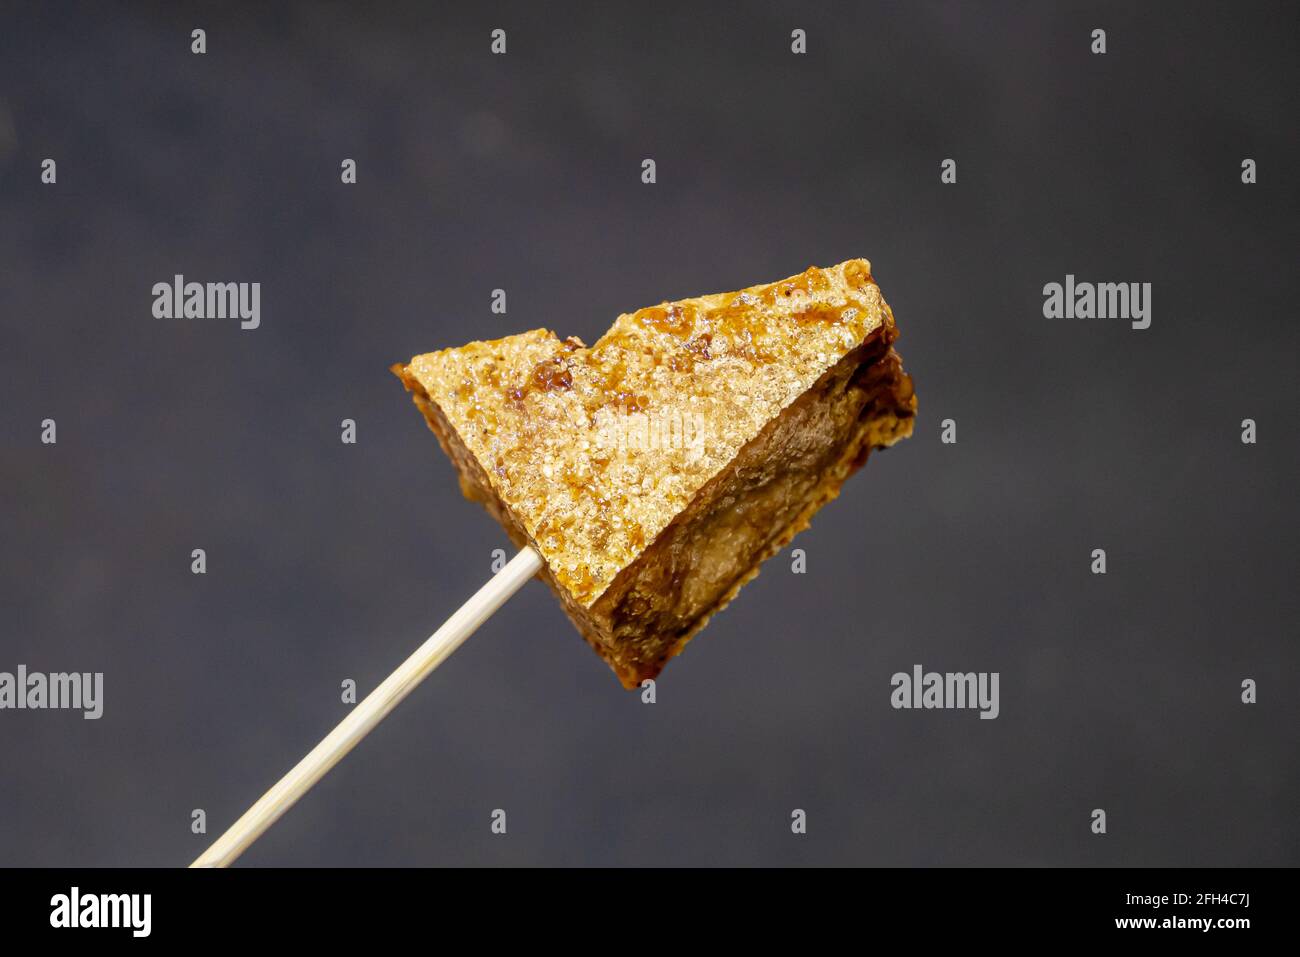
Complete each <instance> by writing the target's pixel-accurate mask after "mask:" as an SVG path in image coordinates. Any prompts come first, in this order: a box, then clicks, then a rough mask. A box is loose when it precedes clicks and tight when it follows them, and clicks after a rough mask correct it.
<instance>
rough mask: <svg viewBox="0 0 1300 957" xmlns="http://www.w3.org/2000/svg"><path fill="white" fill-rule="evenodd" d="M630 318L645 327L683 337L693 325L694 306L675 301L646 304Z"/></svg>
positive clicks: (694, 316)
mask: <svg viewBox="0 0 1300 957" xmlns="http://www.w3.org/2000/svg"><path fill="white" fill-rule="evenodd" d="M632 318H633V319H635V320H636V321H637V322H639V323H640V324H641V325H643V326H645V327H646V328H647V329H656V330H658V331H659V332H666V333H668V334H669V335H673V336H676V337H677V338H679V339H684V338H686V336H688V335H689V334H690V332H691V330H692V329H693V328H694V327H695V318H696V314H695V307H694V306H693V305H691V304H690V303H685V304H683V303H680V302H675V303H673V304H672V305H669V306H647V307H646V308H645V309H638V310H637V311H636V312H635V313H633V314H632Z"/></svg>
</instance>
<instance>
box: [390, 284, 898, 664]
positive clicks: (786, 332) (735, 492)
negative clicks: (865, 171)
mask: <svg viewBox="0 0 1300 957" xmlns="http://www.w3.org/2000/svg"><path fill="white" fill-rule="evenodd" d="M895 337H896V330H895V327H894V321H893V315H892V313H891V312H890V309H889V306H888V305H887V304H886V303H885V301H884V299H883V297H882V296H881V293H880V288H879V286H877V285H876V283H875V281H874V280H873V279H872V276H871V266H870V263H868V262H867V261H866V260H863V259H855V260H849V261H848V262H845V263H841V264H840V265H838V266H832V267H830V268H828V269H818V268H815V267H814V268H810V269H808V270H807V271H806V272H804V273H801V274H799V275H797V276H793V277H791V278H789V279H785V280H781V281H780V282H775V283H770V284H766V285H760V286H752V287H750V288H748V289H744V290H741V291H739V292H734V293H718V294H715V295H709V296H701V297H698V298H694V299H685V300H681V301H678V302H673V303H662V304H660V305H658V306H650V307H647V308H645V309H640V310H638V311H636V312H634V313H629V314H624V315H621V316H619V317H618V319H617V320H616V321H615V323H614V325H613V326H612V327H611V328H610V330H609V331H608V332H607V333H606V334H605V335H604V336H602V337H601V339H600V341H599V342H597V343H596V344H595V345H594V346H592V347H591V348H586V347H585V346H583V344H582V343H581V342H580V341H579V340H577V339H574V338H570V339H565V340H560V339H559V338H557V337H556V336H555V334H554V333H552V332H549V331H546V330H534V331H532V332H526V333H523V334H521V335H516V336H510V337H508V338H505V339H498V340H494V341H491V342H474V343H470V344H469V345H466V346H463V347H461V348H458V349H446V350H443V351H441V352H433V353H428V354H425V355H420V356H416V357H415V358H414V359H412V360H411V362H410V363H409V364H407V365H405V366H400V365H399V366H394V367H393V371H394V372H396V373H397V374H398V375H399V376H400V377H401V378H402V380H403V382H404V383H405V384H406V386H407V388H408V389H410V390H411V392H412V393H413V394H414V397H415V400H416V403H417V405H419V406H420V408H421V410H422V411H423V412H424V414H425V416H426V418H427V419H428V421H429V424H430V426H431V428H433V430H434V432H435V433H436V434H437V435H438V437H439V440H440V441H441V443H442V445H443V448H444V450H446V451H447V453H448V454H449V455H450V456H451V458H452V459H453V461H454V462H455V464H456V467H457V470H458V472H459V473H460V476H461V484H462V489H463V490H464V491H465V493H466V494H467V495H469V496H470V497H472V498H476V499H480V500H482V501H484V502H485V504H487V506H488V507H489V509H490V510H491V511H492V512H493V514H494V515H496V517H497V518H498V519H499V520H500V521H501V522H502V523H503V524H504V525H505V526H506V528H507V530H508V531H509V532H510V534H511V538H512V539H513V540H514V541H515V542H516V544H519V545H522V544H525V543H527V544H531V545H533V546H534V547H535V548H536V549H537V550H538V552H539V553H540V554H541V556H542V559H543V560H544V562H545V573H544V574H545V576H546V577H547V579H548V581H550V583H551V584H552V587H553V588H555V590H556V592H557V594H558V595H559V596H560V598H561V600H562V601H563V603H564V605H565V609H566V611H567V612H568V613H569V615H570V617H572V618H573V619H574V621H575V622H576V623H577V624H578V627H579V629H580V630H582V632H583V634H584V635H585V636H586V637H587V639H588V641H590V642H591V643H592V645H593V646H594V647H596V648H597V650H598V651H600V653H601V654H602V655H603V656H604V657H605V658H606V660H608V661H609V662H610V663H611V665H612V666H613V667H614V668H615V670H616V671H617V672H618V673H619V676H620V678H621V679H622V680H623V681H624V683H625V684H628V685H629V686H633V684H634V682H635V681H637V680H639V679H640V677H643V676H646V675H652V674H657V673H658V670H659V668H661V667H662V665H663V662H664V661H665V660H666V659H667V657H669V656H670V655H671V654H674V653H676V651H678V650H680V648H681V646H682V645H684V643H685V641H686V640H687V639H688V638H689V637H690V636H691V635H692V634H694V633H695V632H696V631H698V630H699V628H700V627H702V626H703V624H704V622H705V621H706V620H707V618H708V616H709V615H710V614H712V613H713V612H714V611H716V610H717V609H718V608H720V607H721V606H722V605H723V604H725V602H726V601H727V600H729V599H730V597H731V596H732V595H734V593H735V591H736V590H737V589H738V588H739V587H740V585H741V584H743V582H744V581H746V580H748V578H751V577H753V575H754V574H756V573H757V565H758V563H759V562H761V561H762V560H763V559H764V558H766V557H768V555H770V554H772V552H773V551H775V549H776V548H779V547H780V545H781V544H784V542H785V541H788V540H789V538H790V536H792V535H793V534H794V533H795V532H796V531H798V529H799V528H802V527H804V526H805V525H806V524H807V519H808V518H809V517H810V516H811V514H812V513H813V512H815V511H816V509H817V508H819V507H820V506H821V505H822V504H824V503H825V502H826V501H829V499H830V498H833V497H834V495H835V494H836V493H837V492H838V489H839V485H840V484H841V483H842V482H843V480H844V478H846V477H847V475H848V474H849V473H851V472H852V471H853V470H854V469H855V468H856V467H858V466H860V465H861V464H862V461H864V460H865V458H866V454H867V453H868V452H869V451H870V449H871V448H878V447H882V446H885V445H890V444H893V442H895V441H897V440H898V439H900V438H903V437H905V436H906V435H908V434H910V432H911V421H912V416H913V414H914V411H915V407H916V401H915V397H914V396H913V394H912V389H911V381H910V379H909V378H908V377H907V376H906V375H905V374H904V373H903V372H902V369H901V364H900V363H899V361H898V357H897V355H896V354H895V353H894V352H893V351H892V349H891V348H890V345H891V343H892V342H893V340H894V338H895ZM801 399H802V401H801ZM783 419H785V420H786V421H785V422H783V421H782V420H783ZM794 423H797V428H794V429H791V428H790V426H791V425H792V424H794ZM783 426H784V427H783ZM737 516H742V519H743V520H738V519H737ZM724 543H727V544H724Z"/></svg>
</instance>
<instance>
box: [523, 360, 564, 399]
mask: <svg viewBox="0 0 1300 957" xmlns="http://www.w3.org/2000/svg"><path fill="white" fill-rule="evenodd" d="M532 384H533V387H534V388H536V389H537V390H538V391H539V392H558V391H560V390H563V391H565V392H567V391H568V390H570V389H572V388H573V375H572V374H571V373H570V372H569V367H568V366H567V365H566V364H565V363H564V361H563V360H561V359H558V358H556V359H547V360H545V361H544V362H539V363H537V365H536V366H534V367H533V374H532Z"/></svg>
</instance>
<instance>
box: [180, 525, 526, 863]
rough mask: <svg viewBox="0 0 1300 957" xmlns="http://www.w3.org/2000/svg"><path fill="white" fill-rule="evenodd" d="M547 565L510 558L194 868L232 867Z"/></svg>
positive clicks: (201, 857)
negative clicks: (430, 674)
mask: <svg viewBox="0 0 1300 957" xmlns="http://www.w3.org/2000/svg"><path fill="white" fill-rule="evenodd" d="M541 567H542V559H541V557H540V556H539V555H538V554H537V552H535V551H534V550H533V549H531V548H525V549H524V550H523V551H521V552H520V553H519V554H518V555H516V556H515V557H514V558H512V559H511V560H510V563H509V564H507V565H506V567H505V568H503V569H501V571H499V572H497V573H496V574H495V575H494V576H492V580H491V581H489V582H488V583H487V584H486V585H484V586H483V587H482V588H480V589H479V590H478V591H477V592H475V593H474V597H472V598H471V599H470V600H469V601H467V602H465V604H463V605H461V606H460V609H459V610H458V611H457V612H456V613H455V614H454V615H452V616H451V617H450V618H448V619H447V621H446V623H445V624H443V626H442V627H441V628H439V629H438V630H437V631H435V632H434V633H433V634H432V635H431V636H430V637H429V639H428V640H427V641H426V642H425V643H424V644H422V645H421V646H420V647H419V648H417V649H416V650H415V654H413V655H411V657H409V658H407V659H406V660H405V661H403V662H402V663H401V664H400V665H399V666H398V668H397V670H396V671H394V672H393V673H392V674H391V675H389V676H388V677H387V678H385V679H384V681H383V683H382V684H381V685H380V686H379V687H378V688H376V689H375V690H374V691H372V692H370V694H368V695H366V697H365V698H364V699H363V700H362V702H361V703H360V704H358V705H357V706H356V707H355V708H353V709H352V711H351V712H350V713H349V714H348V716H347V717H346V718H344V719H343V720H342V721H340V722H339V723H338V726H337V727H336V728H335V729H334V730H333V731H331V732H330V733H329V734H328V735H326V736H325V740H323V741H321V743H320V744H318V745H316V747H314V748H312V749H311V751H310V752H309V753H308V755H307V756H306V757H305V758H303V759H302V760H301V761H299V762H298V763H297V764H296V765H295V766H294V768H293V770H292V771H290V772H289V773H288V774H286V775H285V776H284V777H282V778H281V779H280V780H279V782H277V783H276V785H275V787H273V788H271V790H269V791H267V792H266V793H265V794H263V795H262V797H261V798H260V799H258V802H257V803H256V804H254V805H253V806H252V807H250V808H249V809H248V810H247V811H246V812H245V813H244V816H243V817H241V818H240V819H239V820H238V821H236V822H235V823H234V824H232V825H231V827H230V829H229V830H228V831H226V833H225V834H222V835H221V837H219V838H217V839H216V840H215V841H213V842H212V846H211V847H209V848H208V849H207V850H206V851H204V852H203V853H202V854H200V855H199V856H198V857H197V858H196V859H195V861H194V863H193V864H191V865H190V867H228V866H229V865H230V864H231V862H233V861H234V860H235V858H237V857H239V855H240V854H242V853H244V851H245V849H247V847H248V845H250V844H252V843H253V842H254V841H255V840H257V839H258V838H259V837H261V836H262V833H263V832H264V831H265V830H266V829H267V828H268V827H270V826H271V825H272V824H274V823H275V822H276V821H277V820H279V819H280V815H282V814H284V812H285V811H287V810H289V808H291V807H293V805H294V803H295V802H296V801H297V800H298V799H299V798H300V797H302V796H303V795H304V794H306V793H307V791H308V790H309V789H310V788H311V786H312V785H314V784H315V783H316V782H317V781H319V780H320V779H321V778H322V777H324V776H325V772H327V771H328V770H329V769H330V768H332V767H334V765H336V764H338V762H339V761H340V760H341V759H342V758H343V756H344V755H345V754H347V753H348V752H349V751H351V750H352V749H353V748H354V747H356V745H357V742H359V741H360V740H361V739H362V738H364V737H365V736H366V735H367V734H369V733H370V732H371V731H373V730H374V728H375V726H376V725H377V724H379V722H380V721H383V720H384V718H385V717H387V715H388V713H389V712H390V711H392V710H393V709H394V708H396V707H397V705H398V703H400V702H401V700H402V699H403V698H405V697H406V696H407V695H408V694H410V693H411V692H412V691H413V690H414V689H415V686H416V685H418V684H419V683H420V682H421V681H423V680H424V679H425V678H427V677H428V676H429V672H431V671H433V669H434V668H436V667H438V665H440V664H442V663H443V661H445V660H446V659H447V657H448V656H449V655H450V654H451V653H452V652H453V651H455V650H456V649H457V648H459V647H460V646H461V644H462V643H463V642H464V641H465V639H466V638H468V637H469V636H470V635H472V634H474V632H475V631H476V630H477V629H478V626H479V625H481V624H483V622H485V621H487V620H488V618H490V617H491V616H492V613H493V612H495V611H496V610H497V609H498V608H500V607H501V606H502V605H504V604H505V602H506V599H507V598H509V597H510V596H511V595H513V594H514V593H515V592H517V591H518V590H519V589H520V588H521V587H522V586H523V584H524V583H525V582H527V581H528V580H529V579H530V578H532V577H533V576H534V575H536V574H537V572H538V571H539V570H541Z"/></svg>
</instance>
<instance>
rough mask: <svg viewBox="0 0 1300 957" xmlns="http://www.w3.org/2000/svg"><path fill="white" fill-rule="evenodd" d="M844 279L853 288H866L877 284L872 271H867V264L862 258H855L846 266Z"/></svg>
mask: <svg viewBox="0 0 1300 957" xmlns="http://www.w3.org/2000/svg"><path fill="white" fill-rule="evenodd" d="M844 281H845V282H846V283H848V284H849V286H850V287H852V288H853V289H865V288H866V287H867V286H870V285H874V284H875V280H874V279H873V278H871V273H870V272H868V271H867V264H866V263H864V262H863V261H862V260H861V259H854V260H852V261H851V262H849V263H848V264H847V265H846V266H845V267H844Z"/></svg>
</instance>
